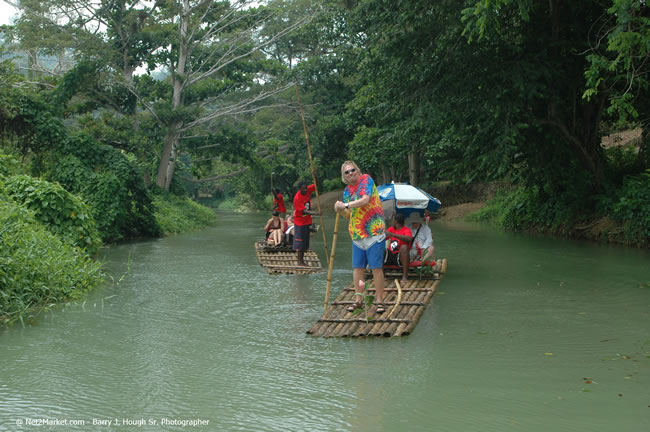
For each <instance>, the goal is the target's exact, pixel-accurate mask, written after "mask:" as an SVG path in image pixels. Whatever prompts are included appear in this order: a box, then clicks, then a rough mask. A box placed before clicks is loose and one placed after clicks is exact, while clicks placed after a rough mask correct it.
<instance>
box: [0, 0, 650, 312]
mask: <svg viewBox="0 0 650 432" xmlns="http://www.w3.org/2000/svg"><path fill="white" fill-rule="evenodd" d="M18 7H20V14H19V16H18V17H17V19H16V20H15V22H14V23H13V24H12V25H9V26H4V27H2V28H0V38H1V42H2V44H1V46H0V80H2V83H3V85H2V86H1V87H0V153H2V154H4V155H8V157H6V158H3V159H2V162H3V164H4V165H3V168H2V170H3V174H2V175H3V176H4V177H3V180H2V183H3V195H2V196H3V202H4V203H5V205H7V203H9V204H8V205H9V206H18V207H20V208H21V209H23V210H25V211H26V212H28V213H29V214H30V215H32V216H31V219H29V223H28V224H27V222H25V223H26V224H27V225H25V226H30V227H31V226H35V225H34V223H37V224H40V226H42V227H44V229H45V230H46V231H47V232H48V233H50V234H52V235H54V236H56V238H57V239H59V240H60V241H61V242H62V244H64V245H66V246H65V247H71V248H73V249H74V248H76V249H74V250H77V251H81V252H83V253H84V254H85V255H86V256H92V255H93V254H95V253H96V251H97V248H98V247H99V245H100V242H101V243H103V244H107V243H112V242H117V241H122V240H126V239H132V238H147V237H156V236H160V235H163V234H164V232H178V231H180V230H185V229H190V228H191V227H194V226H196V224H203V223H206V222H208V220H209V219H210V216H209V215H208V213H206V212H205V211H204V210H199V208H198V207H196V206H194V205H193V204H190V203H189V202H188V201H187V200H186V198H188V197H189V198H192V199H193V200H196V201H199V202H207V203H212V204H216V203H225V204H223V205H229V206H231V207H232V208H237V209H240V208H259V209H263V208H265V209H268V196H269V192H270V189H271V186H273V187H276V188H279V189H280V190H281V191H283V192H284V193H285V195H289V196H290V195H291V193H293V192H294V191H295V184H296V182H297V181H298V180H299V179H310V178H311V177H312V166H311V162H310V158H309V157H308V154H307V150H306V145H305V138H306V134H307V137H308V139H309V142H310V148H311V156H313V167H314V170H315V172H316V173H317V176H318V179H319V184H320V188H321V191H322V192H326V191H328V190H334V189H337V188H340V187H341V183H340V172H339V168H340V164H341V162H342V161H343V160H345V159H354V160H355V161H356V162H357V163H358V164H359V165H360V166H361V167H362V169H363V170H364V171H366V172H369V173H370V174H372V176H373V177H374V178H375V180H376V182H378V183H383V182H388V181H409V182H410V183H413V184H417V185H419V186H421V187H423V188H424V189H426V190H428V191H430V192H433V193H434V194H435V191H436V190H437V189H438V188H439V187H440V185H441V184H452V185H475V184H486V183H492V182H495V181H496V182H503V183H506V184H509V185H511V189H509V191H508V192H504V193H503V195H500V196H498V197H497V199H496V200H495V201H494V202H492V203H491V205H490V206H489V207H488V209H486V210H485V211H484V212H483V214H482V216H480V217H487V215H493V216H494V219H495V220H497V221H498V222H499V223H500V224H501V226H503V227H504V228H505V229H511V230H531V231H545V232H554V233H557V234H562V235H570V236H575V235H576V233H578V232H580V231H581V228H584V229H583V230H582V231H583V232H586V231H588V229H587V228H585V227H591V228H589V230H591V229H594V227H601V228H602V227H604V229H605V230H607V231H608V232H610V233H614V234H613V235H609V234H608V235H607V236H602V237H601V238H606V239H608V240H616V241H622V242H625V243H627V244H630V245H638V246H647V245H648V244H649V241H648V239H649V238H650V227H649V223H650V222H649V221H650V209H649V207H648V204H647V203H648V196H647V194H648V192H647V191H648V190H649V186H650V184H649V178H650V172H649V171H648V169H649V168H650V163H649V159H650V158H649V154H650V152H649V146H650V144H649V143H650V133H648V131H649V129H648V127H649V126H648V125H650V122H649V120H650V97H649V96H650V94H649V92H650V82H649V81H648V77H649V76H650V73H649V72H650V61H648V60H649V59H650V51H649V50H648V46H650V44H649V43H648V41H649V40H650V35H649V34H648V32H647V27H648V19H650V18H649V17H650V8H649V7H648V6H647V4H646V2H639V1H633V0H609V1H605V2H602V1H596V0H589V1H585V2H580V3H579V4H578V3H575V4H574V3H570V2H559V1H550V2H530V1H528V0H514V1H513V0H495V1H486V0H463V1H457V0H443V1H438V2H430V1H427V0H408V1H400V2H395V1H392V0H319V1H313V0H269V1H266V2H254V1H247V0H244V1H238V2H226V1H223V2H219V1H217V2H203V1H194V0H188V1H184V2H178V1H170V2H162V3H161V2H155V3H149V2H139V1H126V0H123V1H116V2H115V1H113V2H98V3H93V4H91V5H89V4H88V3H87V2H82V1H81V0H71V1H61V0H37V1H30V2H20V3H19V5H18ZM298 95H300V98H301V100H302V105H301V106H298ZM301 108H302V109H304V112H305V120H306V123H307V130H305V129H304V128H303V125H302V122H301V118H300V114H299V113H300V110H301ZM625 130H640V133H639V135H638V138H637V139H635V140H633V141H627V142H626V143H625V145H619V144H620V143H619V144H616V143H614V144H613V145H610V144H605V145H604V144H603V143H604V141H603V137H605V136H608V135H610V134H612V133H615V132H618V131H625ZM10 161H12V162H10ZM444 204H445V202H444V199H443V205H444ZM7 208H9V207H7ZM7 211H8V210H7ZM21 211H22V210H21ZM21 214H23V213H21ZM25 214H27V213H25ZM25 217H27V216H25ZM185 217H186V218H187V219H188V220H181V218H185ZM25 220H27V219H25ZM190 220H191V222H190ZM33 221H35V222H33ZM11 226H17V225H11ZM40 232H41V231H40V228H39V233H40ZM9 234H11V235H13V233H8V232H3V235H9ZM48 235H49V234H48ZM39 236H42V235H41V234H39ZM81 252H79V253H81ZM3 259H5V260H6V259H7V258H6V257H3ZM3 266H4V264H3ZM3 268H4V267H3ZM82 285H83V284H82ZM84 286H85V285H84ZM4 289H6V288H5V287H4V286H3V290H4ZM3 292H4V291H3ZM5 315H6V314H5Z"/></svg>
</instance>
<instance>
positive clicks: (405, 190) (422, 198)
mask: <svg viewBox="0 0 650 432" xmlns="http://www.w3.org/2000/svg"><path fill="white" fill-rule="evenodd" d="M377 192H378V193H379V199H380V200H381V201H382V206H383V207H384V212H385V213H386V217H387V218H388V217H391V216H392V213H393V212H395V211H396V212H398V213H404V214H405V215H406V216H407V217H408V216H409V215H410V214H411V213H413V212H417V213H419V214H421V215H423V214H424V211H425V210H429V211H431V212H436V211H438V208H440V206H441V205H442V203H441V202H440V200H439V199H438V198H434V197H432V196H431V195H429V194H428V193H426V192H425V191H423V190H422V189H420V188H419V187H416V186H412V185H410V184H406V183H387V184H383V185H381V186H378V187H377Z"/></svg>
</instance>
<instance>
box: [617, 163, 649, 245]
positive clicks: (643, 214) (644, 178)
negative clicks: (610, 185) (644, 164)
mask: <svg viewBox="0 0 650 432" xmlns="http://www.w3.org/2000/svg"><path fill="white" fill-rule="evenodd" d="M612 217H613V218H614V219H615V220H617V221H619V222H622V223H623V224H624V226H625V237H626V240H628V241H633V242H635V243H640V244H648V243H649V242H650V170H646V172H645V173H643V174H640V175H638V176H633V177H628V178H626V179H625V181H624V183H623V187H622V188H621V190H620V192H619V200H618V202H616V203H615V204H614V205H613V207H612Z"/></svg>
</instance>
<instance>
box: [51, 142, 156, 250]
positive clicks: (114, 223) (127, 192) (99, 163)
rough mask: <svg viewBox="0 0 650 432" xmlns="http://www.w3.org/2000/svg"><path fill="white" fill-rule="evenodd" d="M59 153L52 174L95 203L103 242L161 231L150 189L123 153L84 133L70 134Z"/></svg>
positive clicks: (154, 234) (151, 234) (52, 177)
mask: <svg viewBox="0 0 650 432" xmlns="http://www.w3.org/2000/svg"><path fill="white" fill-rule="evenodd" d="M60 152H61V153H62V154H63V155H64V156H63V157H61V159H60V160H59V162H58V164H57V165H56V166H55V167H53V169H52V172H51V173H50V177H51V179H53V180H55V181H57V182H59V183H61V184H62V185H64V186H65V187H66V188H67V189H68V190H70V191H72V192H74V193H78V194H79V195H81V196H82V197H84V199H85V200H86V202H88V203H89V204H90V205H91V206H92V209H93V215H94V218H95V220H96V222H97V226H98V229H99V231H100V234H101V236H102V239H103V240H104V241H108V242H111V241H117V240H120V239H123V238H132V237H141V236H147V237H149V236H157V235H159V234H160V228H159V227H158V224H157V223H156V220H155V218H154V214H153V208H152V204H151V196H150V193H149V190H148V189H147V188H146V187H145V185H144V182H143V180H142V176H141V174H140V172H139V171H138V169H137V168H136V167H135V166H134V164H133V163H132V162H131V161H129V159H128V158H127V157H126V156H125V155H124V154H123V153H122V152H120V151H119V150H117V149H115V148H113V147H111V146H107V145H102V144H98V143H97V142H95V141H94V140H93V139H91V138H90V137H88V136H87V135H85V134H75V135H72V136H70V137H69V138H68V139H67V140H66V143H65V145H64V147H63V148H62V149H61V151H60Z"/></svg>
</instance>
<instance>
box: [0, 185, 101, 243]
mask: <svg viewBox="0 0 650 432" xmlns="http://www.w3.org/2000/svg"><path fill="white" fill-rule="evenodd" d="M0 186H1V187H2V189H3V190H4V192H5V193H6V194H7V195H8V196H10V197H11V198H13V200H14V201H16V202H17V203H20V204H23V205H25V206H26V207H27V208H29V209H31V210H32V211H33V212H34V215H35V217H36V219H37V220H38V221H39V222H41V223H42V224H43V225H44V226H45V227H46V228H47V229H48V230H50V232H52V233H53V234H56V235H59V236H61V237H62V238H63V239H64V240H65V241H66V242H67V243H69V244H71V245H75V246H78V247H80V248H82V249H84V250H85V251H86V252H87V253H88V254H90V255H93V254H95V252H97V250H98V249H99V247H100V246H101V240H100V237H99V232H98V231H97V227H96V225H95V221H94V219H93V217H92V215H91V210H90V208H89V207H88V206H87V205H86V203H84V202H83V201H82V200H81V199H80V198H78V197H76V196H75V195H73V194H71V193H70V192H68V191H66V190H65V189H63V188H62V187H61V186H59V185H58V184H55V183H50V182H48V181H45V180H39V179H36V178H34V177H30V176H27V175H16V176H12V177H8V178H7V179H6V180H5V181H4V183H2V184H0Z"/></svg>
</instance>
